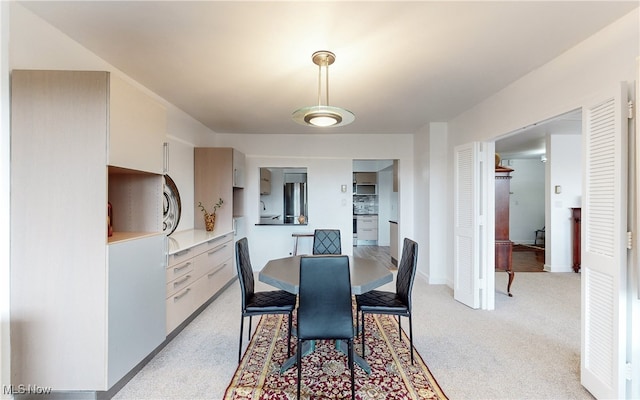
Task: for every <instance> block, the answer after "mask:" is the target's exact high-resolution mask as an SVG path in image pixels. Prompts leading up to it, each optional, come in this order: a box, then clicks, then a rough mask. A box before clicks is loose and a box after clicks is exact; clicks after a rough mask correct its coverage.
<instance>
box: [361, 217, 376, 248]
mask: <svg viewBox="0 0 640 400" xmlns="http://www.w3.org/2000/svg"><path fill="white" fill-rule="evenodd" d="M356 218H357V219H358V229H357V231H358V244H375V243H372V242H374V241H375V242H377V241H378V216H377V215H358V216H357V217H356Z"/></svg>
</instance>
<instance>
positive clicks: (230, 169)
mask: <svg viewBox="0 0 640 400" xmlns="http://www.w3.org/2000/svg"><path fill="white" fill-rule="evenodd" d="M193 163H194V186H193V192H194V201H195V206H196V212H195V213H194V221H193V226H194V227H195V228H196V229H205V226H204V218H203V215H202V213H201V212H199V210H198V207H197V205H198V203H202V205H203V206H204V207H205V208H206V209H207V210H208V211H209V212H211V211H212V210H211V209H212V208H213V205H214V204H216V203H217V202H218V199H222V200H223V201H224V204H223V206H222V207H221V208H219V209H218V211H217V212H216V224H215V229H214V232H229V231H232V230H233V229H234V227H233V218H234V217H238V216H242V215H243V214H244V204H243V190H244V163H245V156H244V154H242V153H241V152H240V151H238V150H236V149H233V148H231V147H196V148H195V149H194V153H193Z"/></svg>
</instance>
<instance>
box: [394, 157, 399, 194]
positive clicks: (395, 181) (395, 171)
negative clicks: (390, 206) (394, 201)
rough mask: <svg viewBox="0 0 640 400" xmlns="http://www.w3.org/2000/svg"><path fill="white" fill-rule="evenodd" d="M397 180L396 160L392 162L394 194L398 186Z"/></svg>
mask: <svg viewBox="0 0 640 400" xmlns="http://www.w3.org/2000/svg"><path fill="white" fill-rule="evenodd" d="M398 182H399V179H398V160H393V192H394V193H396V192H397V191H398V187H399V186H400V185H399V183H398Z"/></svg>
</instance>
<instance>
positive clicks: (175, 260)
mask: <svg viewBox="0 0 640 400" xmlns="http://www.w3.org/2000/svg"><path fill="white" fill-rule="evenodd" d="M194 249H195V247H192V248H188V249H185V250H182V251H179V252H177V253H174V254H171V255H169V266H172V265H176V264H180V263H182V262H184V261H185V260H188V259H190V258H192V257H193V256H195V255H196V254H197V253H196V252H194Z"/></svg>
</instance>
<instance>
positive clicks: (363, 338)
mask: <svg viewBox="0 0 640 400" xmlns="http://www.w3.org/2000/svg"><path fill="white" fill-rule="evenodd" d="M365 338H366V336H365V335H364V311H362V358H363V359H364V358H365V357H364V341H365Z"/></svg>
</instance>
